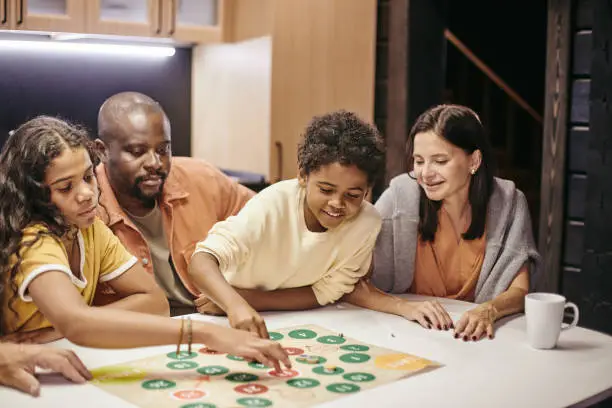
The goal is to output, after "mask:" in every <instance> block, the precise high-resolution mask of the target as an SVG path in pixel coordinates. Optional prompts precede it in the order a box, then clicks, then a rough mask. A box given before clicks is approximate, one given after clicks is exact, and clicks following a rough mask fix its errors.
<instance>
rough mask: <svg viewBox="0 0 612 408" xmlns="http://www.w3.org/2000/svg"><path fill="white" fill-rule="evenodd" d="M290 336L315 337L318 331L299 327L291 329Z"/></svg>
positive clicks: (295, 337) (297, 337)
mask: <svg viewBox="0 0 612 408" xmlns="http://www.w3.org/2000/svg"><path fill="white" fill-rule="evenodd" d="M289 337H291V338H293V339H314V338H315V337H317V333H315V332H313V331H312V330H308V329H298V330H291V331H290V332H289ZM300 354H301V353H300Z"/></svg>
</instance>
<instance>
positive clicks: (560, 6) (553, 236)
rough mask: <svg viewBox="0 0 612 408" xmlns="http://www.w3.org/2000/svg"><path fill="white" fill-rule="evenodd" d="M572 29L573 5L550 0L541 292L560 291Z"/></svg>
mask: <svg viewBox="0 0 612 408" xmlns="http://www.w3.org/2000/svg"><path fill="white" fill-rule="evenodd" d="M570 25H571V4H570V1H569V0H549V2H548V33H547V46H546V91H545V92H546V94H545V107H544V140H543V142H542V178H541V196H540V217H539V219H540V228H539V231H538V232H539V233H538V248H539V251H540V253H541V254H542V259H543V270H544V275H543V277H542V279H541V281H540V282H538V288H539V289H541V290H546V291H553V292H556V291H558V290H559V289H560V276H561V262H560V260H561V259H562V255H561V254H562V243H563V239H562V238H563V225H564V222H563V215H564V198H565V197H564V191H565V150H566V143H567V140H566V139H567V125H566V123H567V111H568V86H567V84H568V81H569V79H568V70H569V65H570V44H569V41H570V31H571V30H570Z"/></svg>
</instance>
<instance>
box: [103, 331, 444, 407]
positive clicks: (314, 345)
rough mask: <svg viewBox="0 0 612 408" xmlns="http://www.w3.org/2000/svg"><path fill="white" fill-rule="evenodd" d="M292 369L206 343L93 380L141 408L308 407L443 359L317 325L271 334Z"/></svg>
mask: <svg viewBox="0 0 612 408" xmlns="http://www.w3.org/2000/svg"><path fill="white" fill-rule="evenodd" d="M270 337H271V338H272V339H274V340H277V341H279V342H280V343H281V344H282V345H283V347H284V348H285V350H287V352H288V353H289V354H290V355H291V362H292V364H293V368H292V369H291V370H286V371H283V372H281V373H277V372H275V371H274V369H273V368H270V367H266V366H264V365H262V364H260V363H257V362H248V361H245V360H244V359H243V358H240V357H236V356H232V355H227V354H222V353H217V352H215V351H212V350H209V349H207V348H206V347H204V348H200V349H196V350H192V352H191V355H188V353H187V351H186V350H185V351H181V352H180V353H179V355H178V356H177V355H176V352H173V353H168V354H165V355H160V356H154V357H149V358H144V359H141V360H137V361H132V362H128V363H123V364H120V365H114V366H107V367H102V368H99V369H96V370H93V374H94V379H93V380H92V383H93V384H95V385H96V386H97V387H99V388H101V389H103V390H104V391H106V392H109V393H111V394H114V395H116V396H118V397H120V398H122V399H124V400H126V401H128V402H130V403H132V404H134V405H136V406H139V407H159V408H222V407H269V406H275V407H309V406H312V405H315V404H319V403H322V402H326V401H330V400H332V399H336V398H339V397H341V396H343V395H347V394H353V393H356V392H360V391H364V390H367V389H369V388H373V387H376V386H378V385H381V384H386V383H389V382H392V381H396V380H398V379H401V378H405V377H407V376H410V375H412V374H415V373H417V372H422V371H423V370H425V369H427V368H434V367H439V364H437V363H435V362H433V361H429V360H426V359H423V358H420V357H417V356H414V355H410V354H405V353H400V352H397V351H394V350H390V349H386V348H382V347H376V346H373V345H370V344H366V343H364V342H361V341H358V340H354V339H351V338H347V337H344V336H343V335H342V334H340V333H338V332H332V331H330V330H327V329H325V328H323V327H319V326H315V325H306V326H296V327H290V328H285V329H280V330H275V331H273V332H270Z"/></svg>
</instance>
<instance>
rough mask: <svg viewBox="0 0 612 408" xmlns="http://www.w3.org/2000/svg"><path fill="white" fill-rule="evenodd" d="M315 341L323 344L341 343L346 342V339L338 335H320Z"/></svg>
mask: <svg viewBox="0 0 612 408" xmlns="http://www.w3.org/2000/svg"><path fill="white" fill-rule="evenodd" d="M317 341H318V342H319V343H323V344H342V343H344V342H346V339H345V338H344V337H340V336H321V337H319V338H318V339H317Z"/></svg>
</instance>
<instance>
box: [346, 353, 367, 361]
mask: <svg viewBox="0 0 612 408" xmlns="http://www.w3.org/2000/svg"><path fill="white" fill-rule="evenodd" d="M369 359H370V356H369V355H367V354H363V353H348V354H343V355H341V356H340V361H344V362H345V363H364V362H366V361H368V360H369Z"/></svg>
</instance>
